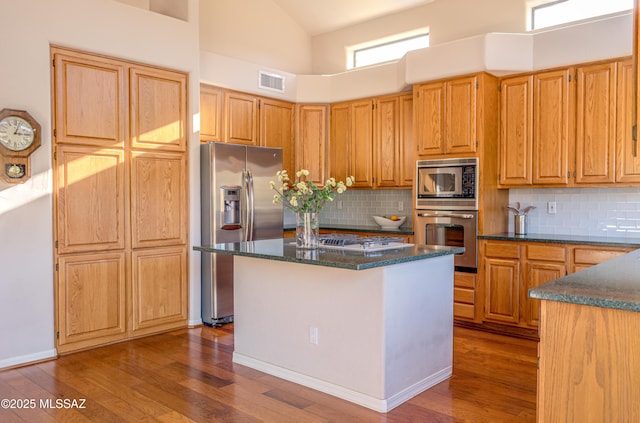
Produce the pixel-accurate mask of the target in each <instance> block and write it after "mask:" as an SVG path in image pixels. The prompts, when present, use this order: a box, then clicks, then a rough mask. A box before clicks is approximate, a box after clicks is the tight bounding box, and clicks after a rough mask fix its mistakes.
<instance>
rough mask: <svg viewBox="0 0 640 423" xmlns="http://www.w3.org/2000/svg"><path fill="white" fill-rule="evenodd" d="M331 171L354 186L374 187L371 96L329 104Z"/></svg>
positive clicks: (333, 174)
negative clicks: (352, 181)
mask: <svg viewBox="0 0 640 423" xmlns="http://www.w3.org/2000/svg"><path fill="white" fill-rule="evenodd" d="M330 145H331V148H330V149H329V151H330V153H329V154H330V156H329V165H330V172H329V173H330V174H331V176H333V177H334V178H336V179H337V180H341V181H344V180H345V178H346V177H347V176H353V177H354V179H355V180H354V183H353V187H354V188H371V187H373V99H365V100H356V101H349V102H345V103H337V104H333V105H331V139H330Z"/></svg>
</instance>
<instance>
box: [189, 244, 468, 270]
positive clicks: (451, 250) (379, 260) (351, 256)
mask: <svg viewBox="0 0 640 423" xmlns="http://www.w3.org/2000/svg"><path fill="white" fill-rule="evenodd" d="M193 249H194V250H197V251H203V252H210V253H222V254H232V255H238V256H246V257H256V258H262V259H267V260H278V261H288V262H292V263H304V264H312V265H317V266H325V267H337V268H342V269H351V270H365V269H372V268H375V267H382V266H390V265H393V264H399V263H406V262H410V261H416V260H426V259H430V258H433V257H439V256H445V255H449V254H458V253H462V252H464V248H458V247H442V246H436V245H412V246H410V247H402V248H397V249H392V250H384V251H374V252H366V253H363V252H358V251H346V250H337V249H330V248H319V249H318V250H301V249H297V248H296V246H295V241H294V240H292V239H291V238H285V239H266V240H261V241H249V242H232V243H226V244H215V245H210V246H206V245H205V246H196V247H193Z"/></svg>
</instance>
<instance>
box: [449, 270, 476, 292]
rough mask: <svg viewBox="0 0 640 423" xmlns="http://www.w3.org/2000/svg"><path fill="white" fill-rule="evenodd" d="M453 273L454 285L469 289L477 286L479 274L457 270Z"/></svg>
mask: <svg viewBox="0 0 640 423" xmlns="http://www.w3.org/2000/svg"><path fill="white" fill-rule="evenodd" d="M453 275H454V276H453V286H455V287H459V288H469V289H474V288H475V287H476V277H477V275H476V274H475V273H464V272H455V273H454V274H453Z"/></svg>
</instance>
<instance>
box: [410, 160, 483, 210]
mask: <svg viewBox="0 0 640 423" xmlns="http://www.w3.org/2000/svg"><path fill="white" fill-rule="evenodd" d="M477 181H478V158H477V157H469V158H462V159H434V160H418V161H417V162H416V209H423V210H424V209H431V210H477V209H478V184H477Z"/></svg>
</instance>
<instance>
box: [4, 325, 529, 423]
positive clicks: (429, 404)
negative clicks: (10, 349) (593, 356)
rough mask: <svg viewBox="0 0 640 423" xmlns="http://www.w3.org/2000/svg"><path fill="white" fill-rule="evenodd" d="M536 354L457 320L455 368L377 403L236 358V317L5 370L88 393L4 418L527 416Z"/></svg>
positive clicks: (20, 381) (276, 422) (64, 391)
mask: <svg viewBox="0 0 640 423" xmlns="http://www.w3.org/2000/svg"><path fill="white" fill-rule="evenodd" d="M274 330H277V329H274ZM536 356H537V343H536V342H535V341H531V340H526V339H520V338H511V337H506V336H502V335H497V334H493V333H487V332H478V331H475V330H472V329H468V328H459V327H456V328H454V363H453V375H452V377H451V378H450V379H448V380H446V381H444V382H441V383H440V384H438V385H436V386H434V387H433V388H431V389H429V390H427V391H425V392H423V393H421V394H420V395H417V396H416V397H414V398H412V399H410V400H409V401H407V402H405V403H404V404H402V405H400V406H398V407H396V408H395V409H393V410H391V411H390V412H389V413H378V412H375V411H373V410H369V409H367V408H364V407H361V406H358V405H356V404H353V403H350V402H347V401H343V400H340V399H338V398H335V397H333V396H331V395H328V394H324V393H322V392H319V391H315V390H313V389H310V388H306V387H303V386H300V385H297V384H295V383H292V382H288V381H286V380H283V379H279V378H277V377H274V376H271V375H268V374H265V373H262V372H260V371H258V370H254V369H250V368H248V367H245V366H241V365H238V364H234V363H233V361H232V358H233V324H229V325H224V326H222V327H220V328H209V327H198V328H194V329H180V330H176V331H173V332H170V333H165V334H160V335H154V336H150V337H146V338H141V339H137V340H132V341H129V342H124V343H120V344H114V345H109V346H106V347H102V348H96V349H93V350H87V351H82V352H78V353H74V354H69V355H65V356H63V357H60V358H59V359H58V360H54V361H49V362H44V363H39V364H34V365H31V366H25V367H22V368H17V369H11V370H6V371H0V398H34V399H36V400H40V399H56V398H66V399H73V398H76V399H78V398H86V399H87V408H86V409H71V410H66V409H46V408H38V409H35V410H4V409H0V422H2V423H4V422H38V423H40V422H54V421H71V422H76V421H77V422H85V421H86V422H88V421H91V422H96V421H99V422H103V421H104V422H110V421H136V422H145V421H149V422H152V421H160V422H198V423H199V422H204V421H222V422H233V423H237V422H248V423H253V422H273V423H299V422H309V423H324V422H338V423H340V422H347V423H405V422H473V423H476V422H480V423H483V422H487V423H495V422H505V423H516V422H517V423H529V422H534V421H535V406H536V372H537V368H536V367H537V358H536Z"/></svg>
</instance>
